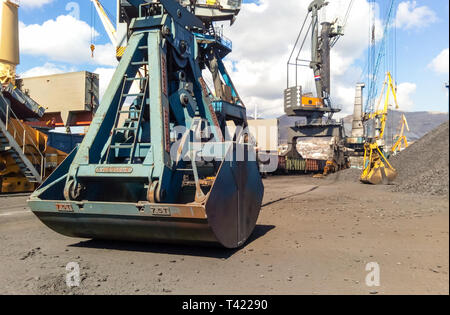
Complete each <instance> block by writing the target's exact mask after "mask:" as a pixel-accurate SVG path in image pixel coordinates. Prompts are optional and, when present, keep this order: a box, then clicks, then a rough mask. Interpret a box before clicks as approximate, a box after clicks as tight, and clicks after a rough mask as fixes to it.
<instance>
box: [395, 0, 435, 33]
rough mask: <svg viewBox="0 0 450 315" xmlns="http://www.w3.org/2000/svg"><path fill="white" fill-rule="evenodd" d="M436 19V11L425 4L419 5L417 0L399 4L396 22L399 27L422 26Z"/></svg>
mask: <svg viewBox="0 0 450 315" xmlns="http://www.w3.org/2000/svg"><path fill="white" fill-rule="evenodd" d="M436 21H437V16H436V13H435V12H434V11H433V10H431V9H430V8H429V7H427V6H425V5H424V6H420V7H419V6H417V1H403V2H401V3H399V5H398V9H397V16H396V21H395V22H396V26H397V27H399V28H403V29H412V28H422V27H426V26H428V25H430V24H431V23H434V22H436Z"/></svg>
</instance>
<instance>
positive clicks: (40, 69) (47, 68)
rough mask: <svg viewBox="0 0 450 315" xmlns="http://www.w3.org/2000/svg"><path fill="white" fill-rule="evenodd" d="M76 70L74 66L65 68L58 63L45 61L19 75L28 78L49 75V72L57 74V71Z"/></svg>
mask: <svg viewBox="0 0 450 315" xmlns="http://www.w3.org/2000/svg"><path fill="white" fill-rule="evenodd" d="M74 71H76V69H75V68H73V67H72V68H67V67H63V66H59V65H55V64H53V63H50V62H47V63H45V64H44V65H43V66H37V67H34V68H31V69H29V70H27V71H25V72H23V73H21V74H20V77H22V78H29V77H38V76H41V75H51V74H58V73H64V72H74Z"/></svg>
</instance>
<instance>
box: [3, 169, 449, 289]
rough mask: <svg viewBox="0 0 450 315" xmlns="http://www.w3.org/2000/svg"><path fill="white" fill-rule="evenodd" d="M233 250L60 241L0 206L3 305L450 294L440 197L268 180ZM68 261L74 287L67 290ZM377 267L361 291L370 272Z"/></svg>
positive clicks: (7, 201) (20, 204) (19, 205)
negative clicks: (76, 272) (57, 297)
mask: <svg viewBox="0 0 450 315" xmlns="http://www.w3.org/2000/svg"><path fill="white" fill-rule="evenodd" d="M264 185H265V191H266V193H265V196H264V201H263V207H262V210H261V214H260V217H259V220H258V226H257V228H256V230H255V232H254V233H253V235H252V237H251V239H250V240H249V242H248V243H247V244H245V246H243V247H242V248H240V249H238V250H225V249H220V248H201V247H193V246H181V245H164V244H160V245H158V244H141V243H130V242H105V241H95V240H86V239H77V238H68V237H64V236H61V235H59V234H57V233H55V232H53V231H51V230H50V229H48V228H47V227H46V226H44V225H43V224H42V223H41V222H40V221H39V220H37V219H36V218H35V217H34V215H33V214H32V213H31V212H30V211H29V210H28V207H27V205H26V198H27V197H26V196H10V197H0V248H1V251H0V264H1V268H0V294H224V295H234V294H449V276H448V274H449V246H448V242H449V238H448V236H449V235H448V232H449V212H448V209H449V203H448V198H447V197H442V196H422V195H420V194H417V195H411V194H405V193H401V192H400V193H393V192H391V191H389V189H388V188H387V187H386V186H370V185H362V184H359V183H352V182H347V181H332V180H329V179H315V178H312V177H311V176H274V177H269V178H267V179H265V180H264ZM69 262H75V263H78V264H79V267H80V276H81V284H80V286H79V287H75V288H68V287H67V286H66V283H65V277H66V276H67V274H68V271H67V270H66V266H67V264H68V263H69ZM370 262H376V263H378V264H379V266H380V276H381V285H380V286H379V287H368V286H367V285H366V282H365V279H366V276H367V274H368V272H367V271H366V265H367V264H368V263H370Z"/></svg>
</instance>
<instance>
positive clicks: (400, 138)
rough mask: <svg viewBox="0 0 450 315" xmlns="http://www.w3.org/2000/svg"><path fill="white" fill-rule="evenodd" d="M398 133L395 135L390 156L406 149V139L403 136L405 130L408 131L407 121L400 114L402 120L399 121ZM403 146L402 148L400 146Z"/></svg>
mask: <svg viewBox="0 0 450 315" xmlns="http://www.w3.org/2000/svg"><path fill="white" fill-rule="evenodd" d="M400 124H401V125H400V133H399V134H397V135H395V137H394V141H395V143H394V145H393V146H392V148H391V154H394V155H395V154H397V153H399V152H400V151H401V150H402V149H406V148H407V147H408V139H407V138H406V136H405V128H406V130H407V131H409V126H408V121H407V120H406V116H405V115H404V114H402V119H401V121H400ZM402 144H403V146H402Z"/></svg>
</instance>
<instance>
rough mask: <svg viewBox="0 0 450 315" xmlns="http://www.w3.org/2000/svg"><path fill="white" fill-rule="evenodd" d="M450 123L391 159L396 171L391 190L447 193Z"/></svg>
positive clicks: (431, 193) (429, 193) (432, 193)
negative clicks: (396, 176) (396, 174)
mask: <svg viewBox="0 0 450 315" xmlns="http://www.w3.org/2000/svg"><path fill="white" fill-rule="evenodd" d="M448 150H449V122H448V121H447V122H446V123H443V124H442V125H440V126H439V127H438V128H436V129H434V130H433V131H431V132H430V133H428V134H427V135H425V136H424V137H423V138H421V139H420V140H419V141H417V142H415V143H414V144H413V145H411V146H410V147H408V148H407V149H405V150H404V151H402V152H401V153H399V154H398V155H396V156H393V157H392V158H391V159H390V162H391V163H392V166H393V167H394V168H395V169H396V170H397V172H398V178H397V179H396V180H395V185H394V186H392V187H391V188H392V190H393V191H395V192H408V193H418V194H427V195H440V196H442V195H447V196H448V191H449V190H448V186H449V174H448V169H449V153H448Z"/></svg>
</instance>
